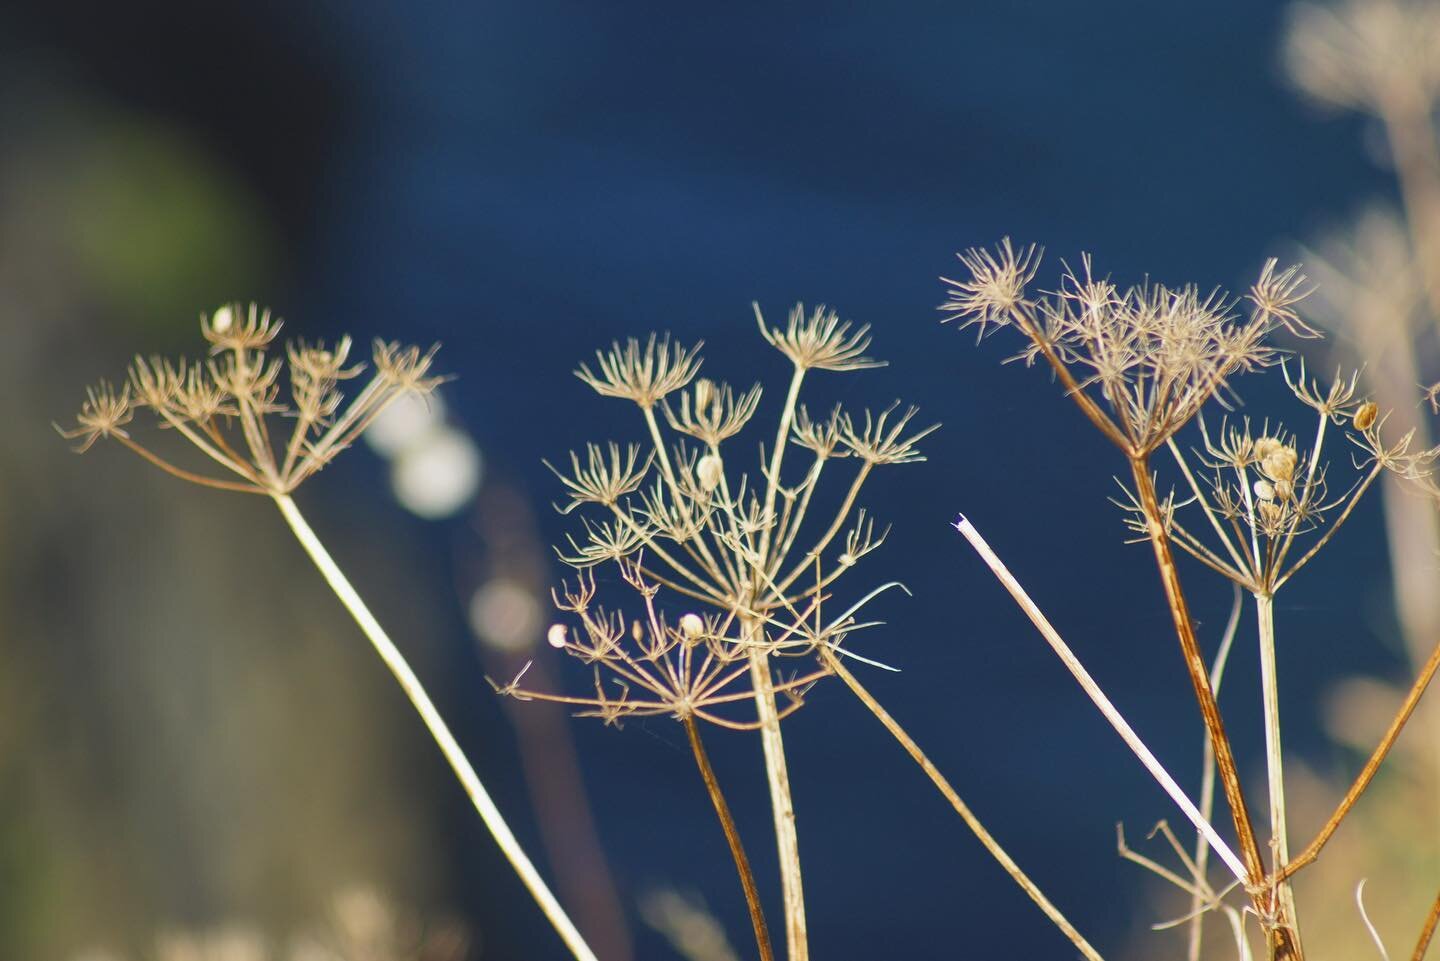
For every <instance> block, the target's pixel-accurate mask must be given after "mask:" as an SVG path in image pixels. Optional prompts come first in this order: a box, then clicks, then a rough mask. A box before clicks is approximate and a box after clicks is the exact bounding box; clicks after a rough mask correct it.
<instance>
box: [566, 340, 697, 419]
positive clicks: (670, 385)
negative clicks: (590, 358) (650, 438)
mask: <svg viewBox="0 0 1440 961" xmlns="http://www.w3.org/2000/svg"><path fill="white" fill-rule="evenodd" d="M701 346H702V345H700V344H696V345H695V346H694V347H691V348H689V349H688V350H687V349H685V348H682V347H681V346H680V345H679V344H672V343H671V342H670V336H669V335H668V334H667V335H666V336H664V337H662V338H658V339H657V335H655V334H651V335H650V338H649V339H648V340H646V341H645V345H644V346H643V347H642V346H641V345H640V342H639V341H638V340H636V339H635V338H633V337H632V338H630V339H629V340H627V341H626V342H625V346H624V347H621V346H620V344H619V343H618V342H617V343H614V344H611V345H610V349H609V350H608V351H596V352H595V359H596V362H597V363H598V364H599V367H600V373H599V374H595V373H592V372H591V371H590V368H589V367H587V366H586V365H584V364H581V365H580V367H579V369H578V370H576V371H575V376H576V377H579V378H580V379H581V380H583V381H584V382H585V383H587V384H589V385H590V386H591V387H593V388H594V389H595V392H596V393H598V394H600V395H602V396H604V397H623V398H627V399H629V400H633V401H634V402H635V403H636V404H639V405H640V406H641V407H643V408H645V409H647V410H648V409H650V408H652V407H654V406H655V404H656V402H658V401H659V400H660V399H661V398H663V397H664V396H665V395H666V394H669V393H672V392H674V391H677V390H679V389H680V388H682V387H684V386H685V385H686V384H688V383H690V381H691V380H693V379H694V377H695V374H696V373H697V372H698V371H699V370H700V360H699V357H698V356H697V355H698V352H699V350H700V347H701Z"/></svg>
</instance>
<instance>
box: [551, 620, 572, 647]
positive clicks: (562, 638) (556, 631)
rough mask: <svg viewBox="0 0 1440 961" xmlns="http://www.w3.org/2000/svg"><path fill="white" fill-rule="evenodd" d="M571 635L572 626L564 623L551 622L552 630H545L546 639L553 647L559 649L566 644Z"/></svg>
mask: <svg viewBox="0 0 1440 961" xmlns="http://www.w3.org/2000/svg"><path fill="white" fill-rule="evenodd" d="M569 635H570V628H568V627H566V626H565V625H564V624H551V625H550V630H548V631H546V632H545V640H546V641H548V642H549V643H550V646H551V647H553V648H555V649H556V650H559V649H560V648H563V647H564V646H565V644H566V642H567V641H568V640H569Z"/></svg>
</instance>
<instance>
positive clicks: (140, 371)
mask: <svg viewBox="0 0 1440 961" xmlns="http://www.w3.org/2000/svg"><path fill="white" fill-rule="evenodd" d="M280 327H281V324H280V321H279V320H278V319H275V318H273V317H272V316H271V314H270V313H269V312H268V311H262V310H260V309H259V308H258V307H256V306H254V305H251V306H250V307H249V308H248V309H245V308H243V307H242V306H241V305H239V304H233V305H228V306H225V307H222V308H220V309H219V310H217V311H215V312H214V313H213V314H212V315H210V316H209V317H205V318H202V320H201V332H202V333H203V334H204V337H205V339H206V340H207V341H208V342H209V344H210V357H209V358H208V359H207V360H204V361H186V360H180V361H169V360H164V359H161V358H153V357H152V358H145V357H136V359H135V361H134V362H133V363H132V364H131V366H130V369H129V371H128V376H127V378H126V380H125V381H124V382H123V383H122V384H121V385H120V386H119V387H118V388H117V387H116V386H114V385H113V384H112V383H109V382H106V381H102V382H100V383H99V384H98V385H96V386H94V387H91V388H89V389H88V391H87V393H86V399H85V401H84V403H83V404H82V406H81V409H80V413H79V415H78V417H77V424H76V426H75V427H74V428H72V429H69V430H61V433H62V435H63V436H65V437H66V438H68V439H70V440H74V441H77V442H78V445H77V450H79V451H82V452H83V451H86V450H89V449H90V448H91V447H92V446H93V445H94V444H95V443H96V442H97V441H99V440H102V439H112V440H114V441H116V442H118V443H120V444H121V445H123V446H124V447H126V448H127V449H129V450H131V451H133V452H134V453H135V454H137V455H139V456H140V457H142V458H144V459H145V460H147V461H149V462H150V463H151V464H153V465H155V466H156V467H159V468H161V469H162V470H164V471H165V472H166V473H168V474H171V475H172V476H175V477H177V478H180V479H181V480H186V481H190V482H192V483H195V484H199V485H201V486H204V487H209V488H214V489H218V490H224V491H235V492H241V493H247V494H258V495H262V496H266V497H269V498H270V499H271V500H272V501H273V502H274V504H275V505H276V507H277V508H278V509H279V510H280V513H281V514H282V515H283V516H284V518H285V521H286V522H287V523H288V524H289V526H290V528H291V530H292V531H293V532H294V534H295V536H296V538H297V539H298V540H299V541H300V543H301V545H302V546H303V547H304V548H305V550H306V552H307V553H308V554H309V555H310V557H311V559H312V560H313V561H314V562H315V564H316V566H317V567H318V568H319V569H320V571H321V573H322V574H323V575H324V577H325V579H326V581H327V582H328V583H329V585H330V587H331V588H332V589H333V590H334V592H335V594H336V596H337V597H339V599H340V601H341V602H342V603H343V604H344V605H345V607H346V609H347V610H348V611H349V612H350V614H351V616H353V617H354V618H355V621H356V623H357V624H358V625H359V626H360V628H361V630H362V631H363V632H364V634H365V636H366V637H367V638H368V639H369V641H370V643H371V644H372V645H373V646H374V648H375V651H376V653H377V654H379V655H380V658H381V659H382V660H383V661H384V662H385V665H386V666H387V667H388V668H389V669H390V671H391V673H393V674H394V676H395V678H396V680H397V681H398V682H399V684H400V686H401V688H402V689H403V690H404V691H405V694H406V696H407V697H409V699H410V701H411V703H412V705H414V707H415V709H416V711H417V712H418V713H419V714H420V716H421V719H422V720H423V721H424V723H425V726H426V728H427V729H428V730H429V732H430V734H431V736H432V737H433V738H434V739H435V742H436V743H437V744H438V745H439V747H440V749H441V752H442V753H443V754H444V755H445V759H446V760H447V761H448V762H449V764H450V767H451V769H452V770H453V771H454V773H455V775H456V777H457V778H458V779H459V781H460V783H461V784H462V786H463V787H464V789H465V791H466V794H467V795H468V796H469V797H470V800H471V803H472V804H473V805H474V806H475V809H476V811H477V812H478V813H479V814H480V817H481V819H482V820H483V821H484V822H485V825H486V827H487V828H488V829H489V830H490V833H491V834H492V836H494V838H495V840H496V842H497V843H498V844H499V845H500V847H501V850H502V851H503V852H504V854H505V856H506V858H507V860H509V862H510V863H511V865H512V866H513V867H514V869H515V870H516V872H517V873H518V874H519V875H520V878H521V880H522V881H523V882H524V884H525V886H526V887H527V888H528V889H529V890H530V892H531V894H532V895H533V896H534V897H535V899H536V901H537V902H538V903H539V905H540V907H541V909H542V910H543V911H544V913H545V915H546V917H547V918H548V919H549V920H550V922H551V924H552V925H554V927H555V929H556V931H557V932H558V933H559V934H560V936H561V938H562V939H563V940H564V941H565V943H566V945H567V946H568V947H569V948H570V950H571V952H572V953H573V954H574V955H575V956H576V957H577V958H580V959H582V961H593V958H594V954H593V952H591V950H590V948H589V947H588V946H587V945H586V944H585V941H584V939H583V937H582V936H581V935H580V932H579V931H578V930H576V928H575V926H574V924H573V923H572V922H571V921H570V919H569V917H568V916H567V915H566V914H565V912H564V909H563V908H561V906H560V904H559V902H558V901H556V899H555V897H554V895H553V894H551V892H550V890H549V888H548V887H547V886H546V884H545V882H544V880H543V879H542V878H541V877H540V875H539V872H538V871H536V869H535V867H534V865H533V864H532V863H531V861H530V859H529V858H528V857H527V856H526V854H525V852H524V850H523V849H522V848H521V846H520V844H519V842H518V841H517V840H516V838H515V836H514V834H513V833H512V832H511V831H510V828H509V826H508V825H507V824H506V823H505V820H504V818H503V817H502V815H501V814H500V811H499V809H498V808H497V807H496V806H495V803H494V801H493V800H492V799H491V797H490V795H489V793H488V792H487V791H486V789H485V787H484V785H483V784H482V783H481V781H480V778H479V776H478V775H477V774H476V773H475V770H474V767H473V766H472V765H471V764H470V762H469V760H468V758H466V756H465V753H464V751H463V750H462V749H461V747H460V745H459V743H458V742H457V741H456V740H455V738H454V735H453V734H451V732H450V729H449V727H448V726H447V725H446V724H445V722H444V720H443V719H442V718H441V716H440V714H439V711H438V710H437V709H436V707H435V705H434V703H433V702H432V701H431V700H430V698H429V695H428V694H427V693H426V692H425V689H424V687H423V685H422V684H421V683H420V680H419V678H417V677H416V676H415V674H414V672H413V671H412V670H411V669H410V666H409V664H408V663H407V662H406V660H405V658H404V656H403V655H402V654H401V653H400V650H399V649H398V648H397V647H396V646H395V644H394V642H392V641H391V640H390V637H389V635H387V634H386V633H385V631H384V629H383V628H381V626H380V624H379V622H378V621H376V619H375V617H374V616H373V615H372V614H371V613H370V610H369V608H368V607H366V605H365V603H364V601H363V600H362V599H361V598H360V596H359V594H358V593H357V592H356V591H355V589H354V587H352V586H351V584H350V582H349V581H348V580H347V579H346V577H345V575H344V574H343V573H342V572H341V571H340V568H339V567H338V566H337V565H336V563H335V561H334V560H333V559H332V558H331V557H330V554H329V552H328V551H326V549H325V547H324V545H323V544H322V543H321V541H320V539H319V538H318V537H317V536H316V534H315V532H314V531H313V530H312V529H311V527H310V526H309V524H308V523H307V522H306V521H305V519H304V517H303V516H302V515H301V513H300V511H299V509H298V508H297V507H296V505H295V502H294V501H293V500H292V499H291V496H290V495H291V494H292V493H293V492H294V491H295V489H296V488H297V487H299V486H300V484H302V483H303V482H304V481H306V480H307V479H309V478H310V477H311V476H313V475H314V474H316V473H317V472H319V471H320V470H321V469H322V468H324V467H325V466H326V465H327V464H329V463H330V462H331V461H332V460H333V459H334V458H335V457H336V456H338V455H339V454H340V452H341V451H344V450H345V449H347V448H348V447H350V446H351V445H352V444H353V443H354V442H355V441H356V440H357V439H358V438H359V437H360V436H361V434H363V433H364V432H365V430H366V428H367V427H369V426H370V425H371V424H372V423H373V422H374V420H375V419H376V418H377V417H378V416H379V415H380V414H381V413H382V412H383V411H384V410H385V409H386V408H387V407H388V406H389V405H390V404H392V403H393V402H395V401H396V400H397V399H399V398H401V397H405V396H407V395H420V396H423V395H426V394H429V393H430V392H432V391H433V390H435V388H436V387H438V386H439V385H440V384H441V383H442V382H443V381H444V380H445V378H443V377H438V376H435V375H433V374H432V373H431V371H430V368H431V364H432V361H433V358H434V355H435V350H434V349H433V348H432V349H431V350H429V351H426V352H422V351H421V350H420V349H419V348H417V347H401V346H400V345H398V344H392V343H386V342H383V341H376V343H375V346H374V351H373V353H372V361H373V372H372V374H371V376H370V378H369V380H368V382H366V384H365V385H364V386H363V387H362V388H361V389H360V390H359V391H358V392H356V393H355V394H354V396H353V397H352V398H350V399H349V401H348V402H347V400H346V398H345V396H344V393H343V392H342V390H341V387H340V385H341V384H342V383H343V382H344V381H348V380H352V379H354V378H357V377H359V376H360V374H361V373H362V371H363V370H364V368H365V365H364V364H363V363H356V364H353V365H352V364H350V351H351V347H352V344H351V341H350V339H349V338H348V337H346V338H343V339H342V340H341V341H340V342H339V343H337V344H335V345H333V346H331V347H327V346H325V345H323V344H318V343H316V344H307V343H305V342H303V341H299V342H294V343H291V344H288V345H287V346H286V350H285V357H284V358H278V357H272V356H270V348H271V346H272V342H273V341H274V340H275V338H276V336H277V335H278V334H279V332H280ZM282 373H287V374H288V387H289V391H288V397H286V396H283V395H282V389H283V385H282V379H281V375H282ZM138 412H146V413H148V414H149V415H150V416H151V418H153V420H154V421H155V422H156V425H157V426H159V427H161V428H164V429H165V430H167V431H169V432H173V435H174V436H178V437H180V438H181V439H183V440H184V441H185V442H188V444H189V445H190V447H192V448H193V449H194V450H197V451H199V453H200V454H202V455H204V458H206V459H208V462H209V465H210V468H211V469H210V470H208V471H207V470H198V469H197V470H192V469H190V468H188V467H183V466H180V465H179V464H177V463H175V462H174V461H173V460H171V459H169V458H167V457H164V456H161V455H160V454H157V453H156V452H155V451H154V450H152V449H151V446H150V445H149V444H148V443H146V442H144V441H142V440H141V439H139V437H138V436H137V435H136V434H135V433H134V432H133V427H132V421H133V420H134V418H135V415H136V413H138Z"/></svg>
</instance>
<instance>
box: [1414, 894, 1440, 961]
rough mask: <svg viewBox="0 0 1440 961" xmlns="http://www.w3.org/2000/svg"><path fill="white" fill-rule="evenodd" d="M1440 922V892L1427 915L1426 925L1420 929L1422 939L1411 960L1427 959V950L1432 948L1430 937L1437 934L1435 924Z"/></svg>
mask: <svg viewBox="0 0 1440 961" xmlns="http://www.w3.org/2000/svg"><path fill="white" fill-rule="evenodd" d="M1436 922H1440V894H1437V895H1435V903H1434V904H1432V905H1430V913H1429V914H1427V915H1425V926H1424V927H1423V928H1421V929H1420V940H1419V941H1418V942H1417V943H1416V945H1415V953H1414V954H1412V955H1410V961H1425V952H1426V951H1428V950H1429V949H1430V938H1431V937H1432V936H1433V935H1434V934H1435V924H1436Z"/></svg>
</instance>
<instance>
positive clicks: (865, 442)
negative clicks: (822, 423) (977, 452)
mask: <svg viewBox="0 0 1440 961" xmlns="http://www.w3.org/2000/svg"><path fill="white" fill-rule="evenodd" d="M899 406H900V402H899V401H896V402H895V403H893V404H891V405H890V406H889V407H887V408H885V409H884V410H883V411H881V412H880V414H879V416H872V415H871V413H870V411H868V410H867V411H865V423H864V426H863V427H859V428H858V429H857V427H856V426H855V422H854V421H853V420H851V419H850V416H849V415H848V414H847V415H843V416H842V418H841V421H840V441H841V443H843V444H844V445H845V446H846V447H847V448H849V450H850V453H852V454H853V455H855V456H856V457H859V458H860V459H862V460H864V461H866V462H867V463H871V464H911V463H917V462H919V461H923V460H924V459H925V458H924V457H923V456H921V454H920V451H919V449H918V448H917V447H916V446H915V445H916V444H917V443H918V442H919V441H921V440H923V439H924V438H925V437H927V436H928V435H929V434H931V433H932V432H933V431H935V429H936V428H938V427H939V426H940V425H939V424H932V425H930V426H929V427H926V428H923V429H921V430H919V431H917V432H915V433H913V434H911V435H910V436H909V437H904V436H902V435H903V434H904V433H905V429H906V427H908V426H909V424H910V421H911V420H913V419H914V417H915V415H916V414H918V413H919V412H920V409H919V408H918V407H910V408H908V409H906V411H905V413H904V414H901V415H900V416H899V417H897V418H896V419H895V421H894V422H893V423H887V420H888V418H889V417H890V415H891V414H893V413H894V412H895V410H896V408H898V407H899Z"/></svg>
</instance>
